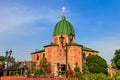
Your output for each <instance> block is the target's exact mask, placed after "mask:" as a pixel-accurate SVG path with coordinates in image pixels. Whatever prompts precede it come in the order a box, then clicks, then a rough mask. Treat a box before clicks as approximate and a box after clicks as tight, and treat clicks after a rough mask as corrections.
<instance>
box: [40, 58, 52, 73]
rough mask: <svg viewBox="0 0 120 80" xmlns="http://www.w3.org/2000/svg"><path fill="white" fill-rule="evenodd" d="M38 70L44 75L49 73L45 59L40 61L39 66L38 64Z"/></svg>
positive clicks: (48, 66)
mask: <svg viewBox="0 0 120 80" xmlns="http://www.w3.org/2000/svg"><path fill="white" fill-rule="evenodd" d="M39 67H40V70H42V71H43V72H44V73H45V74H46V73H50V72H51V71H50V64H49V63H48V62H47V59H46V58H45V57H43V58H42V59H41V60H40V64H39Z"/></svg>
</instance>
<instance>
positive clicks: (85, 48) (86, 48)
mask: <svg viewBox="0 0 120 80" xmlns="http://www.w3.org/2000/svg"><path fill="white" fill-rule="evenodd" d="M82 50H83V51H92V52H98V51H96V50H93V49H91V48H88V47H85V46H83V47H82Z"/></svg>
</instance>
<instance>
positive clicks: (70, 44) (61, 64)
mask: <svg viewBox="0 0 120 80" xmlns="http://www.w3.org/2000/svg"><path fill="white" fill-rule="evenodd" d="M70 34H71V35H72V38H71V36H70ZM70 38H71V39H70ZM61 39H62V41H61ZM97 54H98V51H96V50H93V49H91V48H88V47H85V46H84V45H81V44H78V43H76V42H75V31H74V27H73V26H72V24H71V23H70V22H69V21H67V20H66V17H65V15H64V14H63V15H62V19H61V20H60V21H59V22H58V23H57V24H56V25H55V28H54V31H53V37H52V43H50V44H48V45H45V46H44V48H43V49H41V50H38V51H35V52H33V53H31V56H32V62H34V63H35V67H37V66H39V63H40V60H41V59H42V58H43V57H45V58H46V59H47V61H48V62H49V63H50V67H51V73H53V74H54V76H57V75H58V73H64V72H65V71H66V67H67V70H72V71H74V68H75V66H76V64H77V66H79V67H80V72H81V73H82V65H83V62H84V61H85V59H86V57H87V56H88V55H97ZM66 61H67V62H66Z"/></svg>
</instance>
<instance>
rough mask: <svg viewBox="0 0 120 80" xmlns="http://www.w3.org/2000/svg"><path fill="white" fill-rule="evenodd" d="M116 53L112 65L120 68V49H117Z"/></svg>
mask: <svg viewBox="0 0 120 80" xmlns="http://www.w3.org/2000/svg"><path fill="white" fill-rule="evenodd" d="M114 55H115V56H114V57H113V59H112V60H111V61H112V63H111V65H112V67H113V68H115V69H117V70H120V49H118V50H116V51H115V53H114Z"/></svg>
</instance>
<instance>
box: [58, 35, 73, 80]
mask: <svg viewBox="0 0 120 80" xmlns="http://www.w3.org/2000/svg"><path fill="white" fill-rule="evenodd" d="M68 36H69V42H68V43H65V45H64V44H63V42H64V37H63V35H61V36H60V37H59V39H60V42H61V44H62V47H65V49H66V50H65V51H66V66H65V72H66V78H67V77H68V75H67V64H68V61H67V60H68V59H67V58H68V57H67V56H68V45H71V42H72V40H73V36H74V35H73V34H72V33H70V34H69V35H68Z"/></svg>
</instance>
